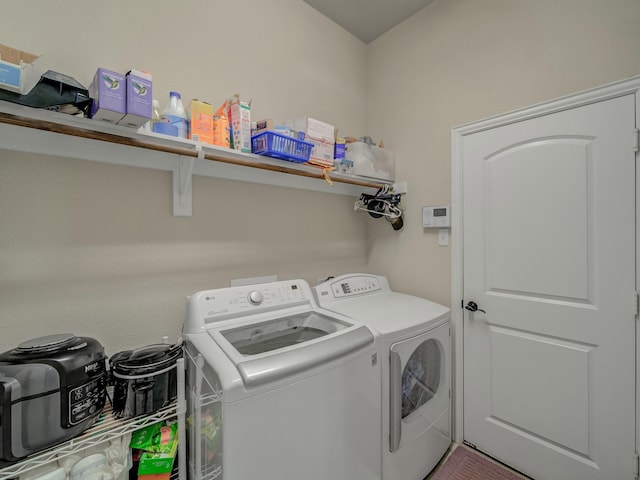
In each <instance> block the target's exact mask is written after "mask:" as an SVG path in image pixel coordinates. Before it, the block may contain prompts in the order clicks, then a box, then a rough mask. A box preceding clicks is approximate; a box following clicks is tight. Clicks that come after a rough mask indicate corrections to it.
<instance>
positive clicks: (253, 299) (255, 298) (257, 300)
mask: <svg viewBox="0 0 640 480" xmlns="http://www.w3.org/2000/svg"><path fill="white" fill-rule="evenodd" d="M247 298H248V300H249V303H250V304H251V305H260V304H261V303H262V301H263V300H264V297H263V296H262V293H260V292H259V291H257V290H253V291H251V292H250V293H249V295H247Z"/></svg>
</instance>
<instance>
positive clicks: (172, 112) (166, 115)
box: [162, 92, 189, 138]
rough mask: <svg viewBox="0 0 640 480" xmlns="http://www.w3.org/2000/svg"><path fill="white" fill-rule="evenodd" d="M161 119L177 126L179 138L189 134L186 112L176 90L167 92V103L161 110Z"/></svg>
mask: <svg viewBox="0 0 640 480" xmlns="http://www.w3.org/2000/svg"><path fill="white" fill-rule="evenodd" d="M162 121H163V122H165V123H169V124H171V125H175V126H176V127H177V128H178V137H179V138H187V136H188V134H189V124H188V121H187V112H186V111H185V109H184V105H183V103H182V99H181V97H180V94H179V93H178V92H169V104H168V105H167V108H165V109H164V111H163V112H162Z"/></svg>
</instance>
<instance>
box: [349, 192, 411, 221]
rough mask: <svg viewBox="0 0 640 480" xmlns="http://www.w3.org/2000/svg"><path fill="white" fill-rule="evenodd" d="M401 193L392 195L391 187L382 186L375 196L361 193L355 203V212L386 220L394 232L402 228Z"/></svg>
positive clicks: (402, 209)
mask: <svg viewBox="0 0 640 480" xmlns="http://www.w3.org/2000/svg"><path fill="white" fill-rule="evenodd" d="M401 200H402V194H401V193H393V187H392V186H390V185H384V186H383V187H382V188H380V189H379V190H378V191H377V192H376V194H375V195H371V194H368V193H362V194H361V195H360V199H359V200H357V201H356V203H355V205H354V209H355V210H356V211H363V212H367V213H368V214H369V215H371V216H372V217H373V218H382V217H384V218H386V219H387V220H388V221H389V223H391V226H392V227H393V229H394V230H400V229H401V228H402V227H403V226H404V221H403V219H402V212H403V211H404V207H403V206H402V205H401V204H400V201H401Z"/></svg>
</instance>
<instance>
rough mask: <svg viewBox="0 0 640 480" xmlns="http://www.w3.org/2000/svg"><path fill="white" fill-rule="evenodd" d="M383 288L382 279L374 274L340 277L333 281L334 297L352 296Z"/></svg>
mask: <svg viewBox="0 0 640 480" xmlns="http://www.w3.org/2000/svg"><path fill="white" fill-rule="evenodd" d="M380 290H382V287H381V285H380V280H379V279H378V278H377V277H374V276H357V277H348V278H344V277H343V278H340V279H338V280H336V281H333V282H332V283H331V291H332V292H333V297H334V298H343V297H351V296H355V295H362V294H363V293H372V292H378V291H380Z"/></svg>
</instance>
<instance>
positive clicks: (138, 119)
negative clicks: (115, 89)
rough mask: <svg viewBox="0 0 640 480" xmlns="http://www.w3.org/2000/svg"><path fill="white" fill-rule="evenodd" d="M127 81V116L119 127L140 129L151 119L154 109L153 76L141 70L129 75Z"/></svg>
mask: <svg viewBox="0 0 640 480" xmlns="http://www.w3.org/2000/svg"><path fill="white" fill-rule="evenodd" d="M125 81H126V87H127V88H126V103H125V110H126V114H125V115H124V117H122V118H121V119H120V120H118V125H124V126H125V127H133V128H138V127H141V126H142V125H144V124H145V123H147V122H148V121H149V119H151V113H152V109H153V100H152V99H153V93H152V90H151V88H152V79H151V74H149V73H147V72H142V71H139V70H131V71H129V72H128V73H127V76H126V78H125Z"/></svg>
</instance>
